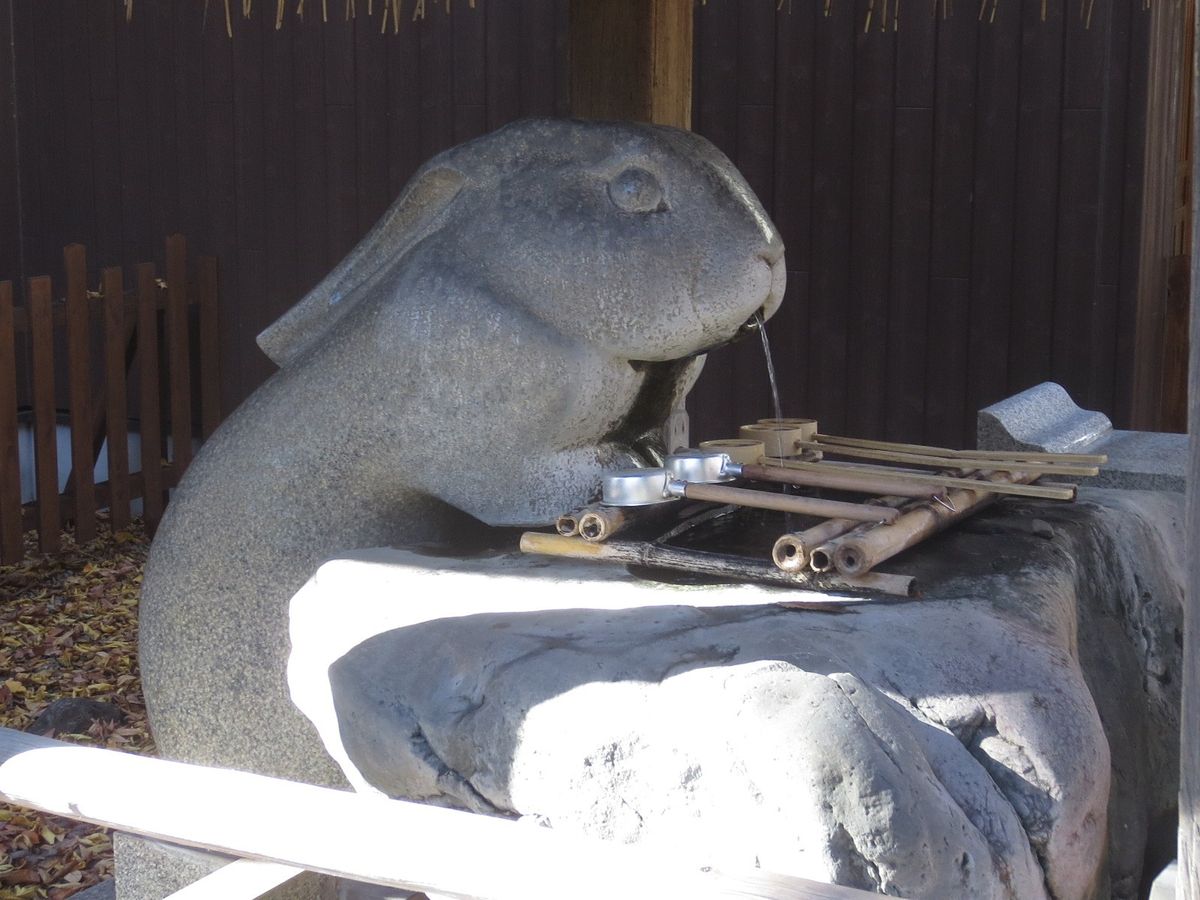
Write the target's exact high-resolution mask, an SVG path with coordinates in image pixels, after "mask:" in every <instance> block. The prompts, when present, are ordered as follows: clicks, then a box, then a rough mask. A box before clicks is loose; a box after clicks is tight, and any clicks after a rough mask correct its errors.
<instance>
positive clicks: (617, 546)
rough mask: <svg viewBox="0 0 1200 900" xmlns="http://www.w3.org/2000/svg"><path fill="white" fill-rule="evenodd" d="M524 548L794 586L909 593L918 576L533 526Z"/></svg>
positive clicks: (801, 603)
mask: <svg viewBox="0 0 1200 900" xmlns="http://www.w3.org/2000/svg"><path fill="white" fill-rule="evenodd" d="M521 551H522V552H524V553H533V554H539V555H542V556H559V557H563V558H566V559H580V560H591V561H594V562H609V563H618V564H622V565H636V566H647V567H653V568H660V569H668V570H672V571H677V572H691V573H693V574H701V575H712V576H715V577H718V578H725V579H728V580H730V581H748V582H754V583H758V584H771V585H778V586H781V587H792V588H829V589H833V590H851V591H867V592H871V593H878V594H888V595H891V596H896V597H908V596H910V595H911V593H912V586H913V578H912V576H910V575H890V574H885V573H883V572H872V573H869V574H868V575H867V576H866V577H864V578H846V577H843V576H840V575H833V576H826V577H821V578H818V577H815V576H813V575H811V574H809V573H807V572H783V571H781V570H779V569H777V568H775V567H774V566H771V565H767V564H765V563H760V562H758V561H756V560H751V559H745V558H743V557H737V556H726V555H724V554H720V553H706V552H704V551H700V550H683V549H679V548H677V547H664V546H662V545H660V544H651V543H643V542H640V541H606V542H605V543H592V542H588V541H584V540H581V539H580V538H570V537H562V536H560V535H557V534H545V533H543V532H538V531H527V532H525V533H524V534H523V535H521ZM780 602H781V603H782V604H783V605H787V606H789V607H806V606H813V607H818V608H820V607H827V606H828V605H829V603H830V601H829V600H827V599H821V600H810V601H805V600H796V599H793V600H787V601H780Z"/></svg>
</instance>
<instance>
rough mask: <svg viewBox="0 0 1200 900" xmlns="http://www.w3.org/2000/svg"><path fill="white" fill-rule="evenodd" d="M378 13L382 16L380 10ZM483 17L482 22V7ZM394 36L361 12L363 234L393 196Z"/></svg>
mask: <svg viewBox="0 0 1200 900" xmlns="http://www.w3.org/2000/svg"><path fill="white" fill-rule="evenodd" d="M376 13H377V15H378V10H376ZM389 18H390V16H389ZM479 18H480V20H481V21H482V18H483V14H482V10H481V11H480V15H479ZM390 39H391V36H390V34H380V33H379V21H378V18H368V17H367V16H364V15H362V13H361V12H360V13H359V16H358V18H357V19H356V20H355V21H354V100H355V106H354V119H355V127H356V128H357V131H358V137H357V140H356V142H355V152H356V153H357V154H358V158H357V160H356V161H355V166H354V170H355V177H356V178H357V180H358V184H357V193H358V205H357V212H358V227H357V229H356V230H357V232H358V234H360V235H362V234H366V233H367V231H368V230H369V229H370V227H371V226H372V225H374V224H375V222H376V221H378V219H379V217H380V216H381V215H383V212H384V210H386V209H387V208H388V206H389V205H390V204H391V202H392V199H393V195H392V193H391V192H390V191H389V190H388V71H387V50H388V43H389V41H390ZM481 64H482V63H481ZM480 89H481V90H482V84H481V85H480Z"/></svg>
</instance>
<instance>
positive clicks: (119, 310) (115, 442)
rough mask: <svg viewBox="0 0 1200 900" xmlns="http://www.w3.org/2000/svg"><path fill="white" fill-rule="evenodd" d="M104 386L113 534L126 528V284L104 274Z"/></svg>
mask: <svg viewBox="0 0 1200 900" xmlns="http://www.w3.org/2000/svg"><path fill="white" fill-rule="evenodd" d="M103 278H104V383H105V388H106V392H107V393H106V405H105V410H106V416H105V418H106V420H107V423H108V510H109V516H110V517H111V522H112V527H113V530H114V531H115V530H117V529H119V528H124V527H125V526H126V525H128V524H129V427H128V418H129V412H128V404H127V398H126V384H125V343H126V336H125V284H124V279H123V277H122V273H121V269H120V267H119V266H114V267H111V268H108V269H105V270H104V275H103Z"/></svg>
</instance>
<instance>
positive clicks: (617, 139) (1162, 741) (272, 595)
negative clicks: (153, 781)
mask: <svg viewBox="0 0 1200 900" xmlns="http://www.w3.org/2000/svg"><path fill="white" fill-rule="evenodd" d="M782 271H783V259H782V245H781V243H780V241H779V237H778V235H777V234H776V233H775V231H774V228H773V227H772V226H771V224H770V222H769V221H768V220H767V218H766V215H765V213H764V212H763V211H762V208H761V206H760V205H759V204H758V202H757V201H756V200H755V199H754V198H753V195H752V193H751V192H750V191H749V188H748V187H746V185H745V182H744V181H742V179H741V177H740V176H739V175H738V174H737V173H736V171H734V170H733V168H732V166H730V165H729V163H728V161H727V160H725V159H724V157H722V156H721V155H720V154H719V153H718V152H717V151H715V150H714V149H713V148H712V147H711V146H709V145H707V143H705V142H703V141H702V140H701V139H699V138H697V137H695V136H694V135H688V134H684V133H681V132H674V131H672V130H669V129H659V128H651V127H646V126H633V125H601V124H595V123H570V122H532V123H521V124H519V125H517V126H513V127H510V128H508V129H504V130H502V131H501V132H498V133H496V134H495V135H491V136H489V137H486V138H484V139H481V140H480V141H477V142H473V143H471V144H467V145H464V146H463V147H461V148H457V149H456V150H454V151H450V152H449V153H448V154H446V155H444V156H442V157H438V158H437V159H435V160H433V161H431V162H430V163H429V164H428V165H427V166H426V167H424V168H423V169H422V171H421V172H420V173H418V175H417V176H416V177H415V179H414V182H413V183H412V184H411V185H410V186H409V187H408V188H406V191H405V194H404V195H403V196H402V197H401V199H400V200H399V201H398V202H397V204H396V206H394V207H393V209H392V210H390V211H389V212H388V213H387V214H386V215H385V217H384V219H383V220H382V221H381V224H380V225H379V226H377V229H376V231H375V232H373V233H372V235H371V236H369V237H368V238H367V239H366V240H365V241H364V244H363V245H361V246H360V248H359V249H357V250H356V251H355V252H354V253H353V254H352V255H351V257H350V258H349V259H348V261H347V262H346V263H345V264H343V266H342V267H340V268H339V269H338V270H337V271H335V272H334V273H333V274H332V275H331V276H330V278H329V279H328V280H327V281H326V282H325V283H324V284H322V285H321V286H319V287H318V288H317V289H316V290H315V291H314V293H313V294H312V295H310V297H309V298H307V299H306V300H305V301H303V302H302V303H301V304H300V305H298V306H297V307H296V309H295V310H293V311H292V312H291V313H289V314H288V315H287V316H285V317H284V319H283V320H281V322H280V323H278V324H277V325H276V326H273V327H272V329H270V330H269V331H268V332H267V333H265V334H264V336H263V337H262V338H261V342H262V344H263V346H264V348H265V349H267V350H268V352H269V353H270V354H271V355H272V356H273V358H275V359H276V361H278V362H280V364H281V365H282V371H281V372H280V373H278V374H277V375H276V376H274V378H272V379H271V380H270V381H269V382H268V383H267V384H266V385H264V386H263V388H261V389H260V390H259V392H257V393H256V394H255V395H254V397H252V398H251V400H250V401H248V403H247V404H246V405H245V406H243V407H242V409H241V410H239V411H238V412H237V413H235V414H234V416H232V417H231V418H230V420H229V421H228V422H227V423H225V425H223V426H222V428H221V429H220V431H219V432H218V433H217V434H216V435H215V436H214V437H213V439H212V440H211V441H210V442H209V444H208V445H207V446H206V447H205V448H204V450H203V452H202V453H201V455H200V457H199V458H198V459H197V460H196V462H195V464H194V465H193V466H192V468H191V469H190V470H189V473H188V475H187V477H186V479H185V481H184V483H183V484H182V485H181V486H180V488H179V490H178V492H177V496H176V497H175V498H174V500H173V502H172V504H171V507H170V510H169V513H168V517H167V518H166V519H164V521H163V525H162V528H161V530H160V533H159V535H158V537H157V538H156V541H155V545H154V547H153V550H152V554H151V559H150V562H149V564H148V566H147V571H146V581H145V590H144V597H143V607H142V610H143V612H142V646H141V659H142V668H143V675H144V682H145V692H146V698H147V704H148V709H149V713H150V721H151V726H152V728H153V731H154V734H155V737H156V740H157V741H158V744H159V746H160V748H161V749H162V750H163V752H164V753H165V754H166V755H169V756H173V757H177V758H181V759H185V760H188V761H194V762H200V763H205V764H215V765H226V766H232V767H236V768H246V769H251V770H254V771H260V772H264V773H267V774H278V775H283V776H285V777H291V778H297V779H302V780H308V781H312V782H318V783H335V784H336V783H348V784H349V785H350V786H351V787H353V788H354V789H356V790H359V791H364V792H382V793H385V794H388V795H390V796H393V797H403V798H408V799H415V800H421V801H424V802H428V803H434V804H441V805H448V806H454V807H459V808H464V809H468V810H472V811H475V812H478V813H481V814H488V815H501V816H513V817H523V818H526V819H528V820H529V821H530V822H531V823H532V824H534V825H539V826H543V827H550V828H555V829H562V830H566V831H574V832H579V833H583V834H587V835H592V836H595V837H599V838H605V839H610V840H617V841H629V842H634V841H636V842H641V843H645V844H648V845H651V846H662V847H664V848H668V847H669V848H670V849H671V851H672V853H673V854H678V853H679V852H680V851H681V849H682V850H684V851H686V852H687V853H688V854H690V855H691V856H692V857H693V858H694V859H695V861H696V864H697V865H715V866H720V867H722V868H728V869H731V870H732V869H747V868H754V867H762V868H765V869H770V870H774V871H779V872H784V873H790V874H796V875H802V876H807V877H810V878H816V879H820V880H826V881H831V882H836V883H839V884H844V885H850V886H856V887H860V888H866V889H870V890H876V891H882V892H886V893H888V894H893V895H899V896H906V897H929V898H944V897H972V898H1055V900H1073V898H1092V897H1097V898H1098V897H1110V896H1111V897H1119V898H1131V900H1132V898H1135V897H1137V896H1138V892H1139V888H1140V885H1141V883H1142V880H1143V877H1144V876H1145V875H1146V874H1148V868H1147V866H1148V863H1147V859H1150V860H1151V862H1150V864H1149V865H1150V866H1151V867H1153V864H1154V863H1153V855H1154V851H1155V849H1156V848H1157V847H1158V845H1159V843H1161V842H1162V839H1161V838H1160V836H1159V831H1160V830H1163V829H1166V830H1168V831H1167V832H1166V833H1170V834H1173V832H1169V829H1170V828H1171V825H1172V816H1173V815H1174V805H1175V796H1176V791H1177V772H1178V759H1177V745H1178V732H1179V723H1178V701H1179V688H1178V684H1177V682H1176V681H1175V679H1174V673H1176V672H1177V671H1178V666H1179V657H1180V619H1181V583H1182V549H1181V548H1182V537H1181V523H1182V520H1183V498H1182V494H1181V493H1179V492H1178V487H1179V486H1178V485H1177V484H1176V483H1174V482H1172V481H1171V480H1170V479H1169V478H1167V479H1166V480H1163V479H1158V480H1154V479H1149V480H1147V479H1145V478H1143V479H1141V480H1139V479H1138V476H1139V473H1138V472H1137V467H1138V465H1139V463H1138V460H1139V458H1140V457H1141V456H1142V454H1141V453H1140V452H1139V451H1138V450H1137V448H1136V446H1132V449H1130V450H1129V452H1128V454H1127V456H1126V457H1123V459H1125V460H1126V462H1122V464H1121V467H1119V470H1120V471H1122V472H1125V473H1126V474H1127V476H1128V477H1127V478H1125V479H1124V480H1122V478H1121V477H1116V476H1114V477H1113V478H1112V479H1110V481H1109V482H1107V483H1106V485H1105V486H1104V487H1099V488H1096V487H1084V488H1082V489H1081V491H1080V499H1079V501H1078V502H1077V503H1075V504H1073V505H1055V504H1052V503H1045V502H1038V501H1025V500H1021V501H1013V500H1005V501H1003V502H1002V503H1000V504H997V505H996V506H995V507H994V508H992V509H990V510H989V511H987V512H985V513H982V514H980V515H978V516H977V517H975V518H973V519H970V520H969V521H967V522H965V523H964V524H962V525H960V526H959V527H957V528H956V529H954V530H953V531H950V532H947V533H945V534H943V535H941V536H939V537H937V538H935V539H933V540H931V541H929V542H928V543H926V544H923V545H921V546H920V547H919V548H916V549H914V550H912V551H910V552H908V553H906V554H905V555H903V556H901V557H897V558H896V559H895V560H893V561H891V562H890V563H889V569H891V570H894V571H897V572H899V573H901V574H908V575H912V576H914V577H915V578H916V580H917V583H918V585H919V589H920V595H919V596H918V597H915V598H911V599H905V600H896V599H894V598H891V599H886V600H885V599H883V598H875V599H872V598H869V597H868V598H862V597H860V598H859V600H860V602H858V603H856V604H853V605H847V606H842V607H837V608H829V609H823V610H796V609H790V608H786V607H784V606H782V605H781V604H780V601H781V600H785V599H788V598H794V597H795V596H796V594H797V592H796V591H795V590H787V589H780V588H773V587H767V586H761V585H745V584H743V585H727V584H692V585H681V584H669V583H666V582H664V581H660V580H656V579H653V578H647V577H642V576H643V575H644V573H642V575H639V576H635V575H634V574H631V573H628V572H626V571H624V570H621V569H605V568H600V567H597V566H589V565H587V564H585V563H578V562H566V561H562V560H546V559H541V558H535V557H528V556H522V555H520V554H519V553H516V552H515V551H514V547H515V541H513V539H512V534H513V533H514V532H511V530H510V531H505V530H497V529H505V528H508V527H510V526H522V527H527V526H545V525H550V524H552V523H553V521H554V518H555V517H556V516H557V515H558V514H560V513H561V512H563V511H565V510H568V509H572V508H577V507H578V506H580V505H582V504H583V503H584V502H586V501H587V500H588V499H589V496H590V494H591V492H592V491H593V490H594V489H595V486H596V485H597V484H598V482H599V478H600V475H601V473H603V472H604V471H607V470H609V469H611V468H613V467H617V466H623V465H624V466H627V465H629V464H631V463H643V462H645V461H646V460H647V458H649V457H653V455H654V454H655V453H656V452H658V451H659V450H661V449H662V445H663V443H664V440H663V438H662V428H663V427H664V423H665V422H666V420H667V419H668V416H669V414H670V411H671V409H672V408H674V407H676V406H678V405H679V404H680V402H681V400H682V397H683V395H684V394H685V393H686V391H687V390H688V388H689V387H690V385H691V384H692V382H693V381H694V379H695V377H696V374H697V373H698V369H699V365H700V363H701V361H702V358H703V353H704V352H705V351H706V350H708V349H709V348H710V347H712V346H714V345H716V344H719V343H721V342H723V341H727V340H729V339H730V338H732V337H734V336H735V335H736V334H737V333H738V331H739V329H740V328H741V327H742V325H743V323H745V322H746V321H748V320H750V319H752V318H753V317H754V316H755V315H756V314H761V315H764V316H769V315H770V313H772V312H773V311H774V309H775V308H776V307H777V306H778V303H779V299H780V297H781V296H782V289H783V284H782ZM1057 390H1058V392H1056V389H1055V387H1054V386H1043V387H1041V388H1038V389H1036V390H1035V391H1034V392H1033V393H1032V394H1029V395H1025V396H1023V397H1020V398H1016V399H1015V400H1014V401H1008V403H1009V405H1008V406H1005V405H1003V404H1001V405H999V406H998V407H996V408H993V409H991V410H990V411H985V414H984V416H983V418H982V419H981V422H982V423H983V424H982V425H981V440H982V443H981V447H983V448H984V449H988V448H996V449H1006V448H1007V446H1008V445H1006V444H1005V441H1012V442H1018V443H1019V444H1020V446H1025V447H1031V446H1039V447H1043V446H1048V445H1053V443H1054V440H1055V439H1056V438H1062V436H1063V435H1064V434H1066V433H1068V432H1070V434H1071V437H1070V441H1071V443H1072V446H1073V448H1075V449H1083V448H1088V449H1089V450H1091V451H1092V452H1095V449H1094V448H1095V446H1097V445H1098V442H1103V441H1111V440H1112V439H1113V436H1112V435H1111V434H1110V433H1109V432H1111V428H1110V427H1109V429H1108V431H1105V429H1104V427H1103V423H1100V422H1099V420H1098V419H1096V418H1095V417H1094V416H1090V417H1089V416H1086V415H1085V416H1084V419H1086V421H1085V422H1083V424H1082V425H1080V424H1079V422H1078V421H1076V420H1077V419H1078V418H1079V416H1080V415H1083V414H1082V411H1079V410H1077V409H1076V408H1075V407H1074V405H1073V404H1071V403H1070V402H1069V398H1066V397H1065V394H1061V395H1060V393H1061V389H1057ZM1031 404H1032V405H1031ZM1014 410H1015V412H1014ZM1101 418H1102V417H1101ZM1068 421H1070V422H1071V423H1072V424H1070V425H1069V426H1068V425H1066V424H1064V423H1065V422H1068ZM1106 421H1107V420H1105V422H1106ZM1063 439H1064V440H1066V438H1063ZM1121 440H1123V441H1128V442H1132V444H1133V445H1136V442H1137V441H1138V440H1141V438H1138V437H1136V436H1123V437H1121ZM1145 440H1151V441H1159V442H1160V443H1161V442H1162V439H1161V438H1153V437H1151V438H1146V439H1145ZM1168 443H1169V442H1168ZM656 444H657V445H658V446H657V447H656V446H655V445H656ZM1124 446H1127V447H1129V446H1130V445H1128V444H1127V445H1124ZM1049 449H1055V447H1054V446H1049ZM1177 449H1178V448H1176V449H1171V448H1170V447H1164V448H1161V451H1162V452H1161V453H1160V454H1159V455H1160V457H1163V458H1165V457H1170V456H1171V455H1172V454H1173V453H1175V452H1176V450H1177ZM1101 452H1105V451H1101ZM1180 452H1181V451H1180ZM1163 465H1164V466H1165V468H1166V469H1170V467H1171V465H1173V463H1170V462H1169V461H1168V463H1164V464H1163ZM1142 474H1144V473H1142ZM469 546H470V547H478V546H493V547H499V548H500V549H499V550H493V551H491V552H483V553H480V552H475V551H471V550H469V549H468V547H469ZM372 547H391V548H393V549H366V548H372ZM769 549H770V545H769V543H768V544H767V545H765V546H764V554H767V553H769ZM314 573H315V574H314ZM864 600H865V602H862V601H864ZM298 814H302V811H300V812H299V813H298ZM1167 841H1168V842H1170V841H1173V837H1171V838H1167ZM396 843H397V852H403V847H404V841H403V836H402V835H398V836H397V839H396ZM464 855H465V856H467V857H469V848H464ZM216 864H217V861H215V860H206V859H203V858H200V857H196V856H189V857H188V858H187V860H186V861H183V859H182V857H181V856H179V855H178V854H176V853H175V851H172V850H171V849H169V848H163V847H159V846H155V845H152V844H149V843H146V842H141V841H131V840H127V839H122V841H121V842H120V844H119V851H118V884H119V896H120V897H121V898H122V900H156V898H158V897H162V896H164V895H165V894H166V893H168V892H169V891H170V890H173V889H176V888H178V887H179V886H180V885H181V883H182V882H183V881H184V879H186V878H187V877H190V876H194V875H195V874H197V872H198V871H201V870H203V869H204V868H205V867H211V866H214V865H216ZM319 890H322V889H321V888H319V887H318V886H317V885H316V884H313V883H310V884H308V885H302V886H299V887H296V888H294V889H293V891H292V896H297V897H299V896H305V897H315V896H317V895H318V892H319ZM323 890H326V893H325V895H324V896H330V894H329V893H328V892H329V891H332V890H333V888H332V887H329V886H326V888H324V889H323ZM338 890H340V892H341V896H343V897H370V896H379V895H377V894H373V893H372V891H371V889H368V888H365V887H362V886H354V885H342V886H341V887H340V888H339V889H338Z"/></svg>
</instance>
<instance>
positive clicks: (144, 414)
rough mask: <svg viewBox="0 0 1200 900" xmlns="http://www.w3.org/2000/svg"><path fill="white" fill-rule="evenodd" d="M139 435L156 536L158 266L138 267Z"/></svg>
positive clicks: (146, 504) (159, 506)
mask: <svg viewBox="0 0 1200 900" xmlns="http://www.w3.org/2000/svg"><path fill="white" fill-rule="evenodd" d="M137 310H138V312H137V347H138V376H139V381H138V384H139V386H140V388H141V391H140V400H141V403H140V404H139V405H140V407H141V420H140V422H139V432H140V437H141V442H142V519H143V521H144V522H145V524H146V529H147V531H148V532H149V533H153V532H154V529H155V528H156V527H157V526H158V520H159V519H161V518H162V511H163V482H162V419H161V416H160V412H159V410H160V406H159V404H160V403H161V399H160V398H159V395H158V385H159V365H158V284H157V282H156V279H155V276H154V264H153V263H142V264H141V265H140V266H138V267H137Z"/></svg>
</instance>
